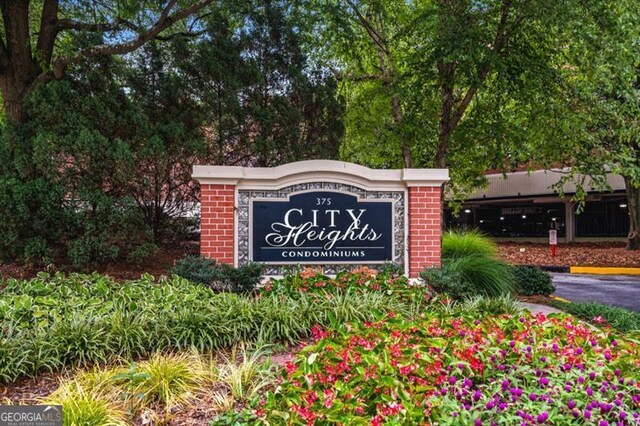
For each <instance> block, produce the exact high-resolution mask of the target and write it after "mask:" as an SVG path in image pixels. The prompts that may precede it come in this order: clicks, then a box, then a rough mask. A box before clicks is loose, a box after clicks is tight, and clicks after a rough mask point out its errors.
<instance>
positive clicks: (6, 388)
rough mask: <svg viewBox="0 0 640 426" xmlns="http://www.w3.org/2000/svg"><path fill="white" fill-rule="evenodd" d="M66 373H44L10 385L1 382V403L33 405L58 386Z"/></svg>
mask: <svg viewBox="0 0 640 426" xmlns="http://www.w3.org/2000/svg"><path fill="white" fill-rule="evenodd" d="M63 374H64V373H55V374H54V373H42V374H38V376H37V377H34V378H30V377H28V378H24V379H21V380H18V381H17V382H15V383H11V384H9V385H1V384H0V404H2V403H7V402H10V403H11V404H20V405H32V404H37V403H38V401H40V400H41V399H42V398H44V397H46V396H47V395H49V394H50V393H51V392H53V391H54V390H56V389H57V388H58V385H59V384H60V379H61V377H63Z"/></svg>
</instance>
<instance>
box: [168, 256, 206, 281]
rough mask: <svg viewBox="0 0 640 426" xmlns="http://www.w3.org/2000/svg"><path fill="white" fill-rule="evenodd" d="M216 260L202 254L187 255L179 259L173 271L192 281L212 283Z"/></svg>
mask: <svg viewBox="0 0 640 426" xmlns="http://www.w3.org/2000/svg"><path fill="white" fill-rule="evenodd" d="M215 266H216V262H215V261H214V260H212V259H206V258H204V257H200V256H185V257H183V258H182V259H179V260H178V261H177V262H176V264H175V266H174V267H173V268H172V269H171V273H172V274H174V275H177V276H179V277H182V278H186V279H187V280H189V281H191V282H192V283H196V284H204V285H210V284H211V283H212V282H213V279H214V277H215V272H214V269H215Z"/></svg>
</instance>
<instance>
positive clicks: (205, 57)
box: [0, 0, 344, 288]
mask: <svg viewBox="0 0 640 426" xmlns="http://www.w3.org/2000/svg"><path fill="white" fill-rule="evenodd" d="M68 12H69V11H66V12H65V13H68ZM303 26H304V22H303V17H302V16H301V15H299V14H297V13H296V11H295V10H294V9H293V8H291V7H290V6H289V5H287V4H282V3H280V2H275V3H273V2H268V3H263V2H254V1H251V0H247V1H242V2H220V3H218V2H215V4H214V5H212V7H211V8H210V9H209V10H208V12H207V13H206V14H204V16H203V17H202V19H199V20H198V27H199V29H202V30H203V32H205V33H206V34H202V36H201V37H185V38H181V37H173V38H171V40H170V41H166V42H160V41H152V42H150V43H148V44H146V45H145V46H144V47H143V48H140V49H138V50H137V51H136V52H135V53H133V54H131V55H129V56H127V57H119V58H117V59H116V58H112V57H103V58H92V59H87V60H86V61H83V62H82V63H80V64H77V65H74V66H70V67H68V69H67V70H66V73H65V76H64V78H62V79H57V80H55V81H51V82H48V83H47V84H45V85H41V86H39V87H38V88H36V89H35V90H33V91H32V92H31V93H30V95H29V97H28V99H27V100H26V103H25V105H24V111H23V112H24V114H25V116H26V119H25V120H24V121H20V122H2V126H1V127H0V131H1V134H0V218H2V220H0V235H2V240H1V241H0V259H2V260H16V259H18V260H25V261H28V262H30V263H37V264H47V263H49V262H52V261H55V262H56V263H65V264H71V265H73V266H74V267H75V268H76V269H89V268H94V267H95V266H97V265H98V264H102V263H107V262H112V261H114V260H116V261H125V260H126V261H129V262H132V263H140V262H142V261H143V259H144V258H148V257H149V256H152V255H153V251H154V250H153V247H154V246H153V245H155V246H158V247H160V246H163V245H167V244H173V243H175V242H176V241H179V240H180V239H183V238H185V237H188V234H189V233H191V234H192V233H193V228H192V227H190V226H185V225H186V222H187V221H188V220H186V219H185V217H191V216H192V212H193V210H194V206H195V205H196V204H197V202H198V190H199V188H198V185H195V184H194V182H193V181H192V180H191V170H192V167H191V166H192V165H193V164H195V163H199V164H207V163H213V164H234V165H263V166H267V165H277V164H280V163H284V162H289V161H296V160H302V159H309V158H336V157H337V155H338V146H339V143H340V140H341V137H342V134H343V127H342V122H341V120H342V114H343V111H344V106H343V102H342V101H341V100H340V99H339V97H338V96H337V87H336V82H335V80H334V79H333V77H332V76H331V74H329V73H324V72H322V71H321V70H320V69H319V67H318V65H317V64H315V63H312V62H311V61H309V60H308V58H307V56H306V55H305V53H304V51H303V40H302V39H301V37H302V36H301V33H300V30H301V28H302V27H303ZM102 42H103V40H102V37H101V35H99V34H97V33H92V34H90V35H87V36H82V37H77V38H75V37H69V38H65V51H68V52H72V51H76V50H78V49H80V48H84V47H87V46H88V45H94V44H95V43H102ZM236 281H237V282H238V283H239V284H238V285H239V287H240V288H244V287H245V285H244V284H243V283H242V281H243V278H242V277H237V279H236Z"/></svg>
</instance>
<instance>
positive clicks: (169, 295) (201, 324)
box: [0, 273, 426, 382]
mask: <svg viewBox="0 0 640 426" xmlns="http://www.w3.org/2000/svg"><path fill="white" fill-rule="evenodd" d="M425 303H426V302H425V301H417V300H416V301H410V300H406V299H405V298H403V297H401V295H400V294H396V293H391V294H387V293H386V292H385V291H382V290H380V291H373V290H372V291H368V292H359V291H357V289H346V290H345V291H342V292H340V293H318V294H306V293H300V294H297V295H296V297H291V296H290V295H287V294H283V293H273V294H264V293H263V294H261V295H260V297H257V298H256V297H252V296H246V295H240V294H232V293H216V292H215V291H213V290H212V289H210V288H208V287H205V286H201V285H196V284H192V283H190V282H189V281H187V280H186V279H183V278H180V277H177V276H174V277H172V278H171V279H168V278H162V279H160V280H159V282H155V280H154V278H153V277H152V276H150V275H144V276H142V277H141V278H140V279H138V280H132V281H127V282H126V283H125V284H122V283H117V282H115V281H114V280H113V279H112V278H110V277H106V276H102V275H99V274H92V275H84V274H69V275H64V274H61V273H58V274H55V275H49V274H45V273H41V274H39V275H38V276H37V277H36V278H34V279H32V280H26V281H25V280H7V281H6V282H5V288H4V289H3V291H2V298H0V331H1V332H2V334H0V382H13V381H14V380H16V379H18V378H19V377H22V376H29V375H34V374H36V373H37V372H39V371H42V370H46V371H55V370H58V369H60V368H63V367H65V366H73V365H90V364H95V363H98V364H102V363H110V362H113V361H114V360H118V359H122V358H126V359H135V358H139V357H145V358H146V357H148V356H149V355H151V354H153V353H155V352H157V351H172V350H178V349H190V348H192V347H195V348H197V349H198V350H200V351H202V352H205V351H210V350H214V349H218V348H225V347H231V346H233V345H236V344H238V343H240V342H255V341H260V342H263V343H273V342H287V343H293V342H297V341H299V340H300V339H303V338H306V337H308V336H309V335H310V334H311V329H312V328H313V327H314V326H315V325H316V324H320V325H323V326H328V325H330V324H331V323H332V322H333V321H336V322H338V323H342V322H346V321H367V320H372V319H373V318H375V317H376V315H377V314H378V313H385V312H395V313H396V314H398V315H406V316H409V315H415V314H416V313H419V312H423V311H424V310H425Z"/></svg>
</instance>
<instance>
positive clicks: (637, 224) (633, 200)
mask: <svg viewBox="0 0 640 426" xmlns="http://www.w3.org/2000/svg"><path fill="white" fill-rule="evenodd" d="M624 183H625V187H626V192H627V212H628V213H629V235H628V236H627V238H628V240H627V250H638V249H640V234H639V233H640V188H638V187H636V186H634V185H633V183H632V182H631V179H629V178H627V177H626V176H625V178H624Z"/></svg>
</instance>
